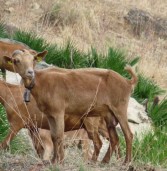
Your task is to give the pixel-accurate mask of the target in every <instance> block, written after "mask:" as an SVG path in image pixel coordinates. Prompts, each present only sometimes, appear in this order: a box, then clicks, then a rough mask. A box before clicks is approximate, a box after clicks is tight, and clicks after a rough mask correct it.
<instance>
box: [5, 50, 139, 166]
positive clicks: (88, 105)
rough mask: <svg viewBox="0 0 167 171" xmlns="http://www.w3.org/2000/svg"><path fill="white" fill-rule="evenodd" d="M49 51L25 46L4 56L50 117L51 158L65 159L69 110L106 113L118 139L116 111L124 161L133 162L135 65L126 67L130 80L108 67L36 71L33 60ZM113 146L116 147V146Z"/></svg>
mask: <svg viewBox="0 0 167 171" xmlns="http://www.w3.org/2000/svg"><path fill="white" fill-rule="evenodd" d="M46 54H47V52H46V51H44V52H42V53H38V54H37V55H36V56H33V55H32V54H30V53H29V52H28V51H27V50H23V51H17V52H14V53H13V58H14V59H13V58H11V57H4V60H5V62H8V61H10V62H12V63H14V67H15V70H16V72H18V73H19V74H20V76H21V77H22V78H23V82H24V85H25V87H26V88H28V89H30V90H31V94H32V95H33V97H34V99H35V100H36V102H37V105H38V107H39V109H40V110H41V111H42V112H44V114H45V115H46V116H47V118H48V121H49V126H50V130H51V136H52V141H53V144H54V156H53V158H52V162H53V163H56V162H60V163H61V162H62V161H63V160H64V147H63V135H64V128H65V124H64V116H65V113H66V112H67V111H68V114H69V116H70V117H71V118H73V117H74V116H79V117H80V118H83V117H90V116H95V115H97V116H101V117H104V118H105V121H106V125H107V128H108V133H109V136H110V141H112V139H113V136H114V139H116V138H115V137H116V133H115V132H116V131H115V129H113V122H112V115H113V113H114V116H115V118H116V119H117V120H118V122H119V124H120V126H121V128H122V131H123V133H124V136H125V141H126V158H125V162H130V161H131V152H132V139H133V134H132V133H131V130H130V128H129V125H128V119H127V106H128V102H129V97H130V95H131V92H132V90H133V86H134V85H135V84H136V83H137V77H136V75H135V74H134V73H133V71H132V69H131V68H130V67H128V68H126V69H127V71H128V72H129V73H130V74H131V75H132V79H131V80H128V79H125V78H124V77H122V76H121V75H120V74H118V73H116V72H114V71H112V70H107V69H71V70H68V72H62V73H61V72H57V71H56V70H55V71H54V70H53V69H52V71H49V69H45V70H41V71H34V61H35V60H37V59H38V58H41V57H44V56H45V55H46ZM62 70H63V69H62ZM114 128H115V127H114ZM115 147H116V146H115ZM112 150H115V149H114V147H113V149H112Z"/></svg>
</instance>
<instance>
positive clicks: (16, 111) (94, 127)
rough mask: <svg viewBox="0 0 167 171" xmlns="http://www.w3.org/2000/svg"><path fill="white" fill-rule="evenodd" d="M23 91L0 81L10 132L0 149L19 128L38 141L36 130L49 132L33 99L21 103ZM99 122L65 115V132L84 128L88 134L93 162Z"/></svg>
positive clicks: (98, 143)
mask: <svg viewBox="0 0 167 171" xmlns="http://www.w3.org/2000/svg"><path fill="white" fill-rule="evenodd" d="M23 91H24V87H23V86H19V85H12V84H9V83H6V82H4V81H2V80H0V102H1V103H2V105H3V106H4V107H5V109H6V113H7V118H8V121H9V124H10V131H9V133H8V135H7V137H6V138H5V140H4V141H3V142H2V143H1V144H0V147H1V148H5V147H7V146H8V145H9V143H10V141H11V140H12V139H13V137H14V136H15V135H16V134H17V132H18V131H19V130H20V129H21V128H28V129H29V130H30V132H32V133H33V135H34V136H36V137H37V138H36V139H39V140H40V137H38V132H37V131H36V130H37V128H43V129H48V130H49V124H48V120H47V118H46V116H45V115H43V113H42V112H41V111H40V110H39V109H38V107H37V105H36V102H35V100H34V98H33V97H32V98H31V102H30V103H28V105H26V104H25V103H24V102H23ZM99 120H100V118H99V117H96V118H94V117H93V118H90V117H89V118H82V119H81V118H80V116H76V117H74V118H72V119H71V117H69V115H68V114H66V115H65V131H71V130H77V129H80V128H84V129H86V131H87V132H88V136H89V138H90V139H91V140H92V141H93V143H94V146H95V151H94V153H93V156H92V159H93V160H97V157H98V155H99V152H100V148H101V146H102V142H101V140H100V138H99V135H98V129H99V128H98V127H99ZM100 127H101V129H103V135H104V134H105V132H106V129H105V126H103V125H100ZM106 136H107V135H106ZM34 139H35V137H34ZM37 152H38V150H37Z"/></svg>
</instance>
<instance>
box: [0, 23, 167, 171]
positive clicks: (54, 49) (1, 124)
mask: <svg viewBox="0 0 167 171" xmlns="http://www.w3.org/2000/svg"><path fill="white" fill-rule="evenodd" d="M0 36H1V37H7V35H6V32H5V30H4V27H3V25H0ZM12 38H13V39H15V40H17V41H20V42H23V43H25V44H27V45H28V46H30V47H31V48H32V49H34V50H36V51H43V50H45V49H46V50H48V55H47V57H46V59H45V60H46V62H48V63H50V64H54V65H57V66H59V67H64V68H81V67H98V68H107V69H113V70H114V71H116V72H119V73H120V74H121V75H123V76H125V77H127V78H128V77H129V75H128V74H127V72H126V71H125V70H124V67H125V65H126V64H130V65H135V64H136V63H137V62H138V60H139V58H138V57H136V58H134V60H127V59H126V57H125V54H124V53H123V52H122V51H120V50H118V49H113V48H109V49H108V52H107V53H106V54H99V53H98V52H97V50H96V49H94V48H93V47H92V48H91V50H90V51H89V52H88V53H84V52H80V51H79V50H78V49H77V48H76V47H75V46H74V45H73V43H72V42H70V41H68V42H67V43H66V44H65V45H64V46H62V47H59V46H57V45H55V44H49V43H47V42H46V41H45V40H44V39H42V38H41V37H39V36H37V35H35V34H33V33H27V32H24V31H17V32H16V33H15V34H14V35H13V36H12ZM162 93H164V90H162V89H161V88H160V87H159V86H158V85H157V84H156V83H155V82H154V81H152V80H151V79H149V78H146V77H145V76H144V75H139V81H138V84H137V86H136V88H135V90H134V93H133V96H134V97H135V98H136V99H137V100H138V101H139V102H142V101H143V100H144V99H146V98H148V99H149V108H148V111H149V116H150V117H151V118H152V120H153V124H154V127H155V130H154V132H151V133H148V134H147V135H145V136H144V138H143V139H142V140H139V139H135V140H134V143H133V153H134V154H133V156H134V160H135V161H139V162H141V163H142V162H143V163H147V162H149V163H151V164H155V165H162V166H164V167H165V166H166V167H167V161H166V156H167V148H165V147H166V144H167V136H166V133H165V131H166V130H167V110H166V109H167V100H166V99H164V100H163V101H162V102H161V103H160V104H159V105H157V106H156V107H155V108H154V109H152V107H151V106H152V101H153V98H154V97H155V96H157V95H160V94H162ZM0 119H1V120H0V141H2V139H4V137H5V135H6V134H7V130H8V123H7V120H6V116H5V112H4V109H3V108H2V106H0ZM17 141H18V140H15V141H14V143H13V144H12V148H13V149H15V151H17V143H16V144H15V142H17ZM19 143H20V142H19ZM121 144H122V146H124V141H122V143H121ZM121 149H125V148H121ZM80 170H84V168H83V166H81V167H80Z"/></svg>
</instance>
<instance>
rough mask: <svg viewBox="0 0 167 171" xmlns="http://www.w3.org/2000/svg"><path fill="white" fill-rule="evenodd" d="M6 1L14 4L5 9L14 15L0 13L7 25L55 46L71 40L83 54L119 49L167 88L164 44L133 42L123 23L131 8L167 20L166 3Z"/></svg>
mask: <svg viewBox="0 0 167 171" xmlns="http://www.w3.org/2000/svg"><path fill="white" fill-rule="evenodd" d="M9 1H11V2H13V3H11V5H5V6H4V7H5V8H9V7H13V8H14V11H13V12H11V13H8V12H4V13H3V14H4V15H3V19H4V20H5V21H6V22H7V23H12V24H14V25H16V26H17V27H19V28H21V29H24V30H33V31H34V32H36V33H37V34H39V35H40V36H42V37H43V38H45V39H46V40H47V41H48V42H52V43H53V42H54V43H55V42H56V43H57V44H58V45H62V44H63V43H64V42H66V41H67V40H68V39H70V40H72V41H73V42H74V44H75V45H76V47H77V48H78V49H80V50H83V51H88V50H89V49H90V47H91V46H93V47H95V48H97V49H98V51H99V52H106V50H107V48H108V47H109V46H112V47H116V48H122V49H124V51H125V52H126V53H127V57H128V58H133V57H136V56H140V57H141V60H140V63H139V65H138V68H139V71H140V72H143V73H145V75H147V76H149V77H152V78H153V79H154V80H156V81H157V82H158V83H159V84H160V85H161V86H162V87H164V88H167V79H166V73H167V62H166V60H167V56H166V54H167V48H166V47H167V45H166V43H167V40H163V39H160V38H157V37H154V35H150V36H149V37H147V38H145V37H144V36H141V37H140V38H136V37H134V35H133V34H132V33H131V32H130V29H129V27H128V26H127V25H126V24H125V23H124V19H123V17H124V16H125V15H126V14H127V12H128V11H129V9H131V8H134V7H135V8H139V9H143V10H146V11H148V12H150V13H151V14H152V15H156V16H160V17H167V13H166V11H167V3H166V0H159V1H156V0H143V1H140V0H136V1H131V0H104V1H101V0H91V1H90V0H73V1H70V0H55V1H53V0H47V1H46V0H38V1H37V0H29V1H26V0H17V1H12V0H9ZM4 2H5V1H4ZM35 2H37V3H38V4H39V5H40V8H39V9H36V8H35V7H34V8H33V7H32V6H33V4H34V3H35ZM53 9H54V11H53ZM51 17H52V18H51Z"/></svg>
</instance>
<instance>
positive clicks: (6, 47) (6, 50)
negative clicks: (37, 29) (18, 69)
mask: <svg viewBox="0 0 167 171" xmlns="http://www.w3.org/2000/svg"><path fill="white" fill-rule="evenodd" d="M17 49H27V50H29V51H30V52H31V53H32V54H36V51H34V50H32V49H30V48H29V47H28V46H27V45H25V44H23V43H21V42H17V41H14V40H11V39H0V69H1V70H2V73H3V78H4V79H5V78H6V77H5V74H6V72H5V70H6V69H7V70H9V71H12V72H14V68H13V66H12V65H9V64H7V63H3V60H2V59H3V56H11V55H12V53H13V51H14V50H17Z"/></svg>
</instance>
